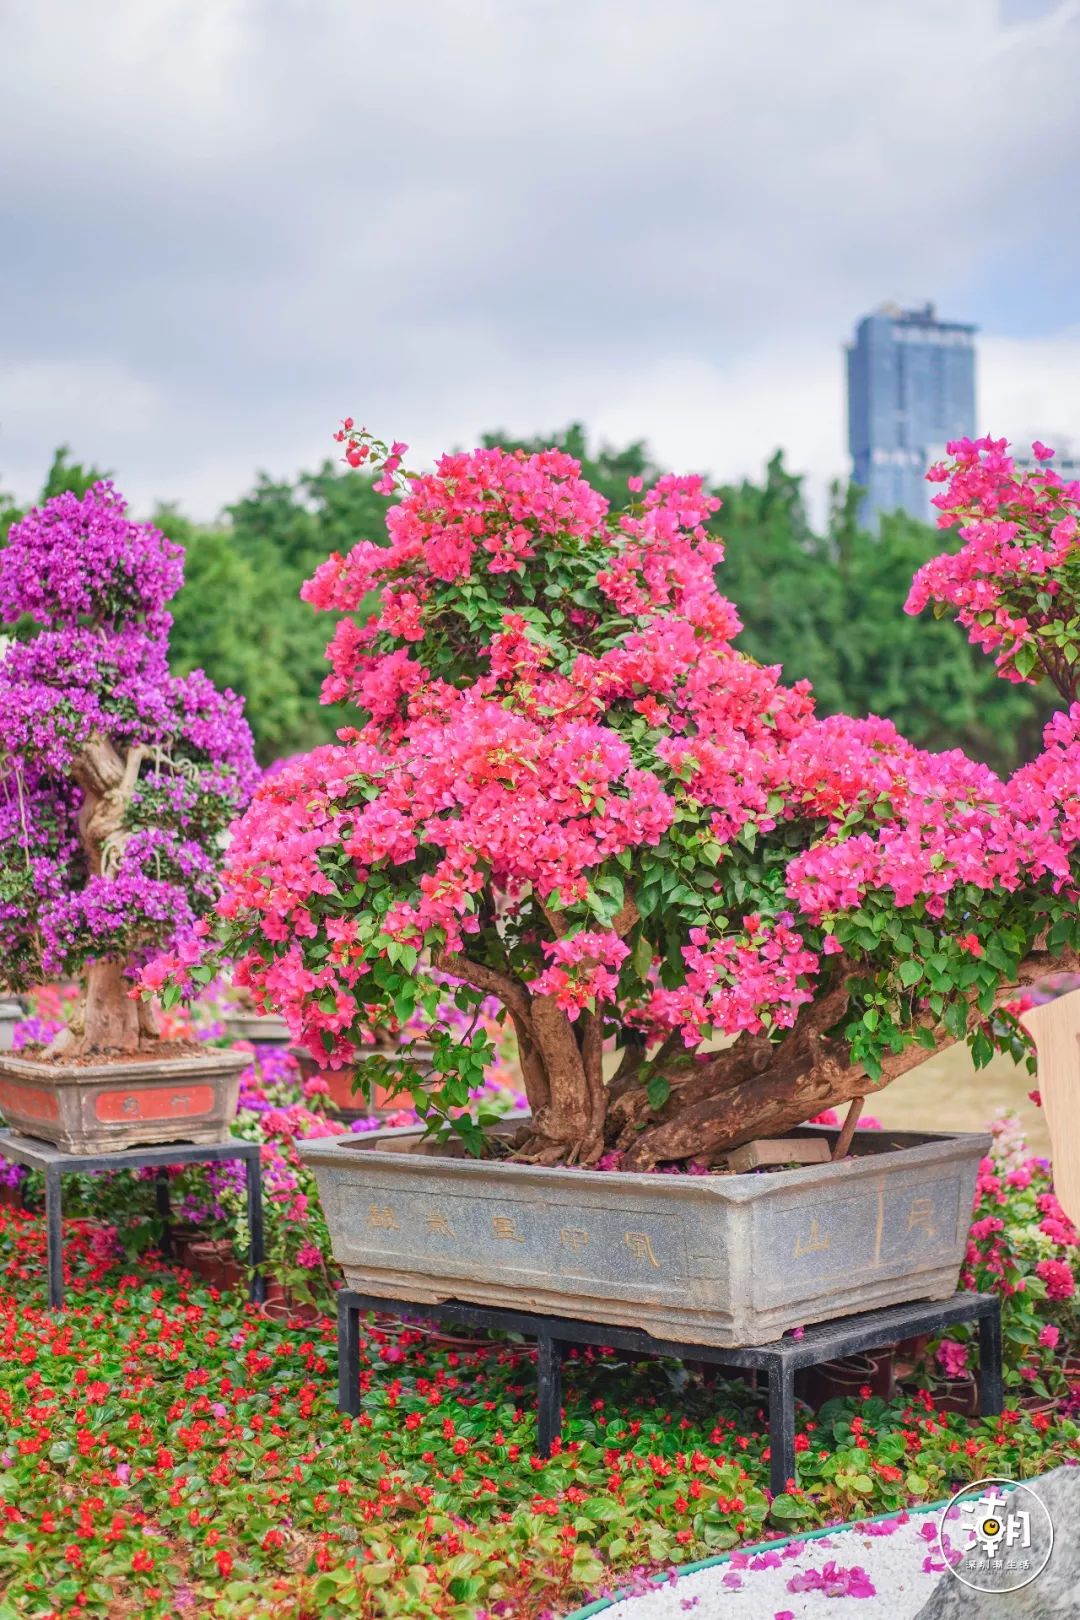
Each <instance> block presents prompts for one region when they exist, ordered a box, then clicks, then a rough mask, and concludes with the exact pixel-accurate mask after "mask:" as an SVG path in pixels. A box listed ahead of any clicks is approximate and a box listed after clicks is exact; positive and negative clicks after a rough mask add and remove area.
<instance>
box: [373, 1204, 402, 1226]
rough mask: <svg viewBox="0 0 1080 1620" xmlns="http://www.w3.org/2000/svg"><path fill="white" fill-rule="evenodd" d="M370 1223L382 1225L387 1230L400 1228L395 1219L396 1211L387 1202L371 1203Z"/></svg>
mask: <svg viewBox="0 0 1080 1620" xmlns="http://www.w3.org/2000/svg"><path fill="white" fill-rule="evenodd" d="M368 1225H369V1226H376V1227H382V1228H383V1230H384V1231H387V1232H397V1231H399V1230H400V1228H399V1227H398V1223H397V1221H396V1220H395V1219H394V1212H393V1210H392V1209H391V1208H390V1207H389V1205H387V1204H382V1205H380V1204H371V1205H370V1206H369V1209H368Z"/></svg>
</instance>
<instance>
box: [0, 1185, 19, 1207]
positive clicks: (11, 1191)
mask: <svg viewBox="0 0 1080 1620" xmlns="http://www.w3.org/2000/svg"><path fill="white" fill-rule="evenodd" d="M22 1207H23V1201H22V1187H21V1186H19V1187H8V1186H7V1185H4V1186H0V1209H22Z"/></svg>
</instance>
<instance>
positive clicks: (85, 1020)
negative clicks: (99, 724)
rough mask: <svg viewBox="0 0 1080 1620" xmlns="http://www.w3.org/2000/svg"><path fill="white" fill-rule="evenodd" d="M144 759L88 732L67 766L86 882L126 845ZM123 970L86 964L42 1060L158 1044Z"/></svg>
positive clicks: (118, 963) (109, 963) (117, 960)
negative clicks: (69, 1013) (75, 789)
mask: <svg viewBox="0 0 1080 1620" xmlns="http://www.w3.org/2000/svg"><path fill="white" fill-rule="evenodd" d="M146 755H147V750H146V749H145V748H142V747H138V748H129V749H128V750H127V751H126V752H125V753H124V754H121V753H120V752H119V751H118V750H117V748H116V747H115V745H114V744H113V742H112V740H111V739H110V738H109V737H106V736H104V735H102V733H100V732H94V734H93V735H92V736H91V737H90V738H89V740H88V741H87V742H86V744H85V745H84V746H83V748H82V749H81V750H80V751H79V753H78V754H77V755H76V757H75V759H74V760H73V762H72V767H71V774H72V777H73V778H74V780H75V781H76V782H77V783H78V784H79V786H80V787H81V788H82V790H83V794H84V798H83V803H82V806H81V808H80V810H79V839H80V842H81V844H82V848H83V853H84V855H85V857H86V864H87V868H88V870H89V872H90V874H91V876H94V877H100V876H102V875H104V874H106V872H107V869H108V865H109V863H110V862H114V861H115V860H116V858H117V856H118V854H119V852H120V851H121V850H122V848H123V846H124V843H125V842H126V841H127V837H128V836H129V835H128V833H127V831H126V828H125V820H126V814H127V808H128V805H129V804H130V802H131V796H132V794H133V793H134V791H135V785H136V783H137V782H138V779H139V771H140V769H141V767H142V763H143V760H144V759H145V758H146ZM126 966H127V963H126V961H125V960H124V959H123V958H121V957H117V956H102V957H99V958H97V959H96V960H95V961H92V962H90V963H88V964H87V969H86V979H85V993H84V996H83V1001H82V1005H81V1007H80V1009H79V1011H78V1013H77V1014H76V1016H75V1018H74V1019H73V1020H72V1022H71V1023H70V1024H68V1025H67V1026H66V1027H65V1028H64V1029H62V1030H61V1031H60V1033H59V1034H58V1035H57V1036H56V1037H55V1039H54V1040H53V1041H51V1042H50V1044H49V1045H48V1046H47V1047H46V1048H45V1056H46V1057H58V1056H66V1057H79V1056H88V1055H91V1054H94V1053H104V1052H137V1051H139V1049H140V1048H141V1047H144V1046H149V1045H152V1044H153V1043H154V1042H155V1041H156V1040H157V1039H158V1029H157V1024H156V1021H155V1018H154V1013H153V1009H152V1007H151V1006H150V1004H149V1003H148V1002H144V1001H141V1000H139V1001H133V1000H132V999H131V997H130V995H129V993H128V992H129V990H130V988H131V986H130V984H129V982H128V980H127V978H126V977H125V968H126Z"/></svg>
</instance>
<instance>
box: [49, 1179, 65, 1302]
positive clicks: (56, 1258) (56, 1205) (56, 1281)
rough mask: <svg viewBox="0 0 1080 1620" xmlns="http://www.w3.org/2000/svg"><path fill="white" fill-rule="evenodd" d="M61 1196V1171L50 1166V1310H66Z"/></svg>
mask: <svg viewBox="0 0 1080 1620" xmlns="http://www.w3.org/2000/svg"><path fill="white" fill-rule="evenodd" d="M63 1219H64V1214H63V1203H62V1200H61V1196H60V1171H59V1169H58V1168H57V1167H56V1166H55V1165H50V1166H49V1167H48V1168H47V1169H46V1171H45V1242H46V1247H47V1250H48V1265H49V1308H50V1309H51V1310H54V1311H62V1310H63V1308H64V1226H63Z"/></svg>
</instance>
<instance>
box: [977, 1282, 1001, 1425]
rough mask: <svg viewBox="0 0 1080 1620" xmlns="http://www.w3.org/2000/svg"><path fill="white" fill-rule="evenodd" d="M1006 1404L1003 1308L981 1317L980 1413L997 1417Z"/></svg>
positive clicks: (997, 1308)
mask: <svg viewBox="0 0 1080 1620" xmlns="http://www.w3.org/2000/svg"><path fill="white" fill-rule="evenodd" d="M1004 1405H1005V1390H1004V1385H1003V1381H1002V1373H1001V1310H1000V1307H996V1308H995V1309H994V1310H992V1311H988V1312H987V1313H986V1315H985V1316H980V1317H979V1413H980V1415H981V1416H982V1417H997V1415H998V1413H999V1412H1000V1411H1001V1410H1002V1407H1003V1406H1004Z"/></svg>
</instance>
